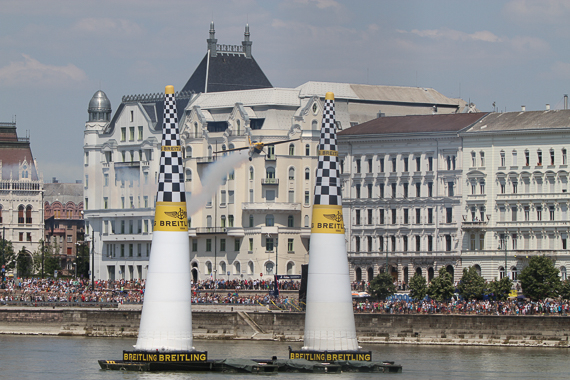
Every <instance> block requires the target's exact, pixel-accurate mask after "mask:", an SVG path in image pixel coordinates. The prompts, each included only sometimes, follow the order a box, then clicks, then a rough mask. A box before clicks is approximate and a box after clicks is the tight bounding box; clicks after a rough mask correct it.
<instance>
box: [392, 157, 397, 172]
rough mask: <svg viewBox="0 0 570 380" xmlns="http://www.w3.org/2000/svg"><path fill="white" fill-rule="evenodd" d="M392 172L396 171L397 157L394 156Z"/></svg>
mask: <svg viewBox="0 0 570 380" xmlns="http://www.w3.org/2000/svg"><path fill="white" fill-rule="evenodd" d="M392 173H396V157H394V158H392Z"/></svg>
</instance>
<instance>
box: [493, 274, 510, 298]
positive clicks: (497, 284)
mask: <svg viewBox="0 0 570 380" xmlns="http://www.w3.org/2000/svg"><path fill="white" fill-rule="evenodd" d="M512 288H513V281H512V280H511V279H510V278H509V277H508V276H505V277H503V278H501V279H500V280H499V281H497V280H493V281H491V283H490V284H489V290H490V291H491V293H493V295H494V296H495V297H496V298H497V300H499V301H504V300H506V299H507V298H509V293H510V292H511V289H512Z"/></svg>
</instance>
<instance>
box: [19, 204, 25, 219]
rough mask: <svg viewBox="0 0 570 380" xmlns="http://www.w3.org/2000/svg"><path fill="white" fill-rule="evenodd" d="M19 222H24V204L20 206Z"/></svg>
mask: <svg viewBox="0 0 570 380" xmlns="http://www.w3.org/2000/svg"><path fill="white" fill-rule="evenodd" d="M18 224H24V205H20V206H18Z"/></svg>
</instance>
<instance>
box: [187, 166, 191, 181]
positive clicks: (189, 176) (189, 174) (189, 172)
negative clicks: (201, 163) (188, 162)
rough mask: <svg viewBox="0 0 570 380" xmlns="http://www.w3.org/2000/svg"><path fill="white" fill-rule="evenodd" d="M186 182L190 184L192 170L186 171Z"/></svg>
mask: <svg viewBox="0 0 570 380" xmlns="http://www.w3.org/2000/svg"><path fill="white" fill-rule="evenodd" d="M186 182H192V170H191V169H186Z"/></svg>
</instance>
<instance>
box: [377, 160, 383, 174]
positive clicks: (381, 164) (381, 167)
mask: <svg viewBox="0 0 570 380" xmlns="http://www.w3.org/2000/svg"><path fill="white" fill-rule="evenodd" d="M378 162H379V163H380V173H384V157H382V158H380V159H379V160H378Z"/></svg>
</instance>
